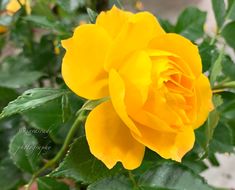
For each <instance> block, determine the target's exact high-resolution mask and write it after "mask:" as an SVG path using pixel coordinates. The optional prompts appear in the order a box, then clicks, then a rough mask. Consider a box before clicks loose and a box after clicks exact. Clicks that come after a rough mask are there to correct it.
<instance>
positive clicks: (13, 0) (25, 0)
mask: <svg viewBox="0 0 235 190" xmlns="http://www.w3.org/2000/svg"><path fill="white" fill-rule="evenodd" d="M19 1H20V3H21V4H22V5H25V9H26V12H27V14H30V13H31V7H30V2H29V0H19ZM20 8H21V5H20V4H19V2H18V1H17V0H10V1H9V3H8V4H7V6H6V10H7V12H8V14H14V13H15V12H17V11H18V10H19V9H20Z"/></svg>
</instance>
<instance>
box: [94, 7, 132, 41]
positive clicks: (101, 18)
mask: <svg viewBox="0 0 235 190" xmlns="http://www.w3.org/2000/svg"><path fill="white" fill-rule="evenodd" d="M131 15H133V13H131V12H128V11H123V10H121V9H118V8H117V7H116V6H113V8H112V9H111V10H110V11H107V12H104V11H103V12H101V13H100V14H99V15H98V17H97V19H96V24H98V25H100V26H102V27H103V28H104V29H105V30H106V31H107V32H108V33H109V35H110V36H111V37H112V38H115V37H116V36H117V35H118V34H119V32H120V31H121V29H122V27H123V25H124V24H125V23H126V22H127V21H128V19H129V18H130V16H131Z"/></svg>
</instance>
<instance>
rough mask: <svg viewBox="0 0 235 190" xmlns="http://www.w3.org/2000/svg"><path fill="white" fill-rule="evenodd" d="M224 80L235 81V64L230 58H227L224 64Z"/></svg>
mask: <svg viewBox="0 0 235 190" xmlns="http://www.w3.org/2000/svg"><path fill="white" fill-rule="evenodd" d="M222 72H223V75H224V77H223V79H224V80H226V81H235V75H234V73H235V64H234V63H233V61H232V59H231V58H230V57H229V56H225V57H224V59H223V63H222Z"/></svg>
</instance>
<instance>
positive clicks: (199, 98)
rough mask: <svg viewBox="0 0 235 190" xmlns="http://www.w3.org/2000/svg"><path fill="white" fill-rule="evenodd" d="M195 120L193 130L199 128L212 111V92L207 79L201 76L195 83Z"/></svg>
mask: <svg viewBox="0 0 235 190" xmlns="http://www.w3.org/2000/svg"><path fill="white" fill-rule="evenodd" d="M195 91H196V102H197V103H196V104H197V105H196V109H197V111H196V112H197V119H196V122H195V124H194V128H198V127H200V126H201V125H202V124H203V123H204V122H205V121H206V119H207V117H208V115H209V112H210V111H211V110H212V109H213V104H212V90H211V87H210V82H209V80H208V78H207V77H206V76H205V75H203V74H201V75H200V77H199V78H198V79H197V81H196V82H195Z"/></svg>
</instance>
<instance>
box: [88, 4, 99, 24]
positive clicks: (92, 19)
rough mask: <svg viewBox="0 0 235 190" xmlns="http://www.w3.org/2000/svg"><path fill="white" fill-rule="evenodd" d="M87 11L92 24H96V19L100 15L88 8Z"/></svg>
mask: <svg viewBox="0 0 235 190" xmlns="http://www.w3.org/2000/svg"><path fill="white" fill-rule="evenodd" d="M86 10H87V14H88V16H89V19H90V22H91V23H95V21H96V17H97V16H98V14H97V13H96V12H95V11H93V10H92V9H90V8H87V9H86Z"/></svg>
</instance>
